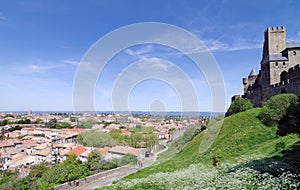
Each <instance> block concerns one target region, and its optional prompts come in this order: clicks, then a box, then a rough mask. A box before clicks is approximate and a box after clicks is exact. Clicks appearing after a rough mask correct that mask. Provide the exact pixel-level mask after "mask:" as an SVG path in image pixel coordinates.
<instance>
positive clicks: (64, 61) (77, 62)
mask: <svg viewBox="0 0 300 190" xmlns="http://www.w3.org/2000/svg"><path fill="white" fill-rule="evenodd" d="M63 63H67V64H70V65H75V66H78V65H79V64H80V61H74V60H63Z"/></svg>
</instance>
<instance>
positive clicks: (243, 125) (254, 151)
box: [125, 109, 299, 179]
mask: <svg viewBox="0 0 300 190" xmlns="http://www.w3.org/2000/svg"><path fill="white" fill-rule="evenodd" d="M259 111H260V109H251V110H248V111H246V112H242V113H238V114H235V115H232V116H230V117H226V118H225V119H224V123H223V125H222V128H221V130H220V133H219V135H218V137H217V138H216V140H215V141H214V143H213V145H212V147H210V148H209V149H208V150H207V151H206V152H205V153H203V154H200V153H199V145H200V143H201V141H202V139H203V133H201V134H199V135H197V136H196V137H194V138H193V139H192V141H190V142H189V143H188V144H187V145H186V146H185V147H184V149H183V150H182V151H181V152H180V153H178V154H177V155H176V156H174V157H173V158H171V159H169V160H168V161H165V162H163V163H161V164H158V165H154V166H152V167H149V168H145V169H143V170H140V171H139V172H137V173H134V174H132V175H130V176H127V177H126V178H125V179H133V178H143V177H147V176H148V175H149V174H153V173H157V172H172V171H175V170H179V169H182V168H186V167H188V166H189V165H190V164H196V163H202V164H205V165H207V166H212V163H213V161H212V157H216V159H217V160H218V162H219V164H226V165H232V164H238V163H245V162H247V161H251V160H254V159H260V158H265V157H272V156H276V155H279V154H280V151H281V150H280V149H279V150H276V144H277V143H279V142H283V143H284V144H285V147H284V149H288V148H289V147H291V146H292V145H294V144H295V143H296V142H297V141H299V138H298V136H297V135H289V136H285V137H277V135H276V131H277V128H276V127H269V126H265V125H264V124H263V123H261V121H260V120H259V119H258V118H257V115H258V113H259Z"/></svg>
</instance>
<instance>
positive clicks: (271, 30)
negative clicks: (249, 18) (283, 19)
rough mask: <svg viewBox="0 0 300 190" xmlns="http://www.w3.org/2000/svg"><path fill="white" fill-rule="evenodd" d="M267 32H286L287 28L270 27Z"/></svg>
mask: <svg viewBox="0 0 300 190" xmlns="http://www.w3.org/2000/svg"><path fill="white" fill-rule="evenodd" d="M266 31H270V32H285V26H276V27H268V28H267V30H266Z"/></svg>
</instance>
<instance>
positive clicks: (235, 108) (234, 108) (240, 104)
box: [225, 98, 253, 117]
mask: <svg viewBox="0 0 300 190" xmlns="http://www.w3.org/2000/svg"><path fill="white" fill-rule="evenodd" d="M251 108H253V104H252V103H251V102H250V100H248V99H245V98H238V99H236V100H234V101H233V102H232V103H231V105H230V107H229V108H228V110H227V112H226V113H225V116H226V117H227V116H230V115H233V114H236V113H239V112H243V111H246V110H249V109H251Z"/></svg>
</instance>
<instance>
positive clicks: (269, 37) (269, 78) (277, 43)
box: [261, 26, 288, 87]
mask: <svg viewBox="0 0 300 190" xmlns="http://www.w3.org/2000/svg"><path fill="white" fill-rule="evenodd" d="M285 49H286V30H285V27H284V26H280V27H278V26H277V27H271V28H267V29H266V31H265V41H264V47H263V57H262V61H261V72H262V81H263V82H262V86H263V87H266V86H269V85H273V84H276V83H279V82H280V81H281V79H280V76H281V74H282V73H283V72H284V71H286V70H287V68H288V59H287V57H285V56H284V55H283V54H282V51H283V50H285Z"/></svg>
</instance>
